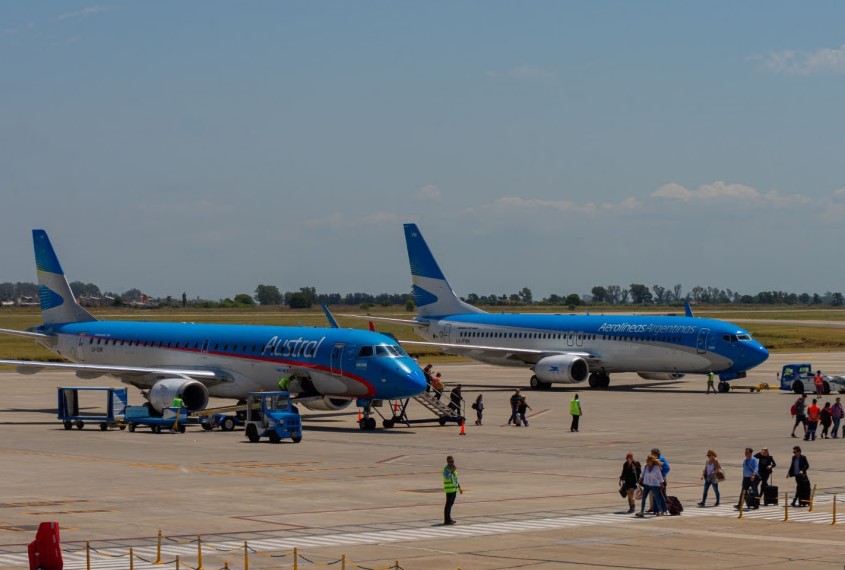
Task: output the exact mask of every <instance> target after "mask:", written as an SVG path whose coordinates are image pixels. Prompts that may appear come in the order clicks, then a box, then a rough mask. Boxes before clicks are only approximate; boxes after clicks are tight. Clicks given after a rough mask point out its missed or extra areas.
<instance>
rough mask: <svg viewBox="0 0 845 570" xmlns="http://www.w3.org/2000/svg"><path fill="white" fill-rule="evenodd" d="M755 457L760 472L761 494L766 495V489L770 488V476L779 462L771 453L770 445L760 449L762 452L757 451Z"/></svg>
mask: <svg viewBox="0 0 845 570" xmlns="http://www.w3.org/2000/svg"><path fill="white" fill-rule="evenodd" d="M754 457H755V458H756V459H757V471H758V473H759V474H760V494H761V495H762V496H764V497H765V496H766V489H768V488H769V477H771V476H772V470H773V469H774V468H775V467H777V466H778V464H777V463H775V458H774V457H772V455H771V454H770V453H769V448H768V447H764V448H762V449H760V452H759V453H755V454H754Z"/></svg>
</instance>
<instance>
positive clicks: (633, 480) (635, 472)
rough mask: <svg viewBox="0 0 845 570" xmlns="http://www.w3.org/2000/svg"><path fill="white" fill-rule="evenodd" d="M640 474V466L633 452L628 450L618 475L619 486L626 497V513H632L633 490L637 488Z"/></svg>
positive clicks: (633, 506) (633, 507) (633, 503)
mask: <svg viewBox="0 0 845 570" xmlns="http://www.w3.org/2000/svg"><path fill="white" fill-rule="evenodd" d="M641 476H642V466H641V465H640V462H639V461H636V460H634V454H633V453H630V452H629V453H628V455H626V456H625V463H623V464H622V474H621V475H619V488H620V489H622V490H624V491H625V496H626V498H627V499H628V514H631V513H633V512H634V510H635V508H636V503H635V502H634V491H636V490H637V485H638V484H639V481H640V477H641Z"/></svg>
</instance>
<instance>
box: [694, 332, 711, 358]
mask: <svg viewBox="0 0 845 570" xmlns="http://www.w3.org/2000/svg"><path fill="white" fill-rule="evenodd" d="M709 332H710V329H701V330H700V331H699V332H698V342H696V345H695V350H696V352H698V354H705V353H706V352H707V334H708V333H709Z"/></svg>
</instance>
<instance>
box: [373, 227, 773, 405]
mask: <svg viewBox="0 0 845 570" xmlns="http://www.w3.org/2000/svg"><path fill="white" fill-rule="evenodd" d="M405 242H406V245H407V247H408V260H409V262H410V265H411V278H412V281H413V294H414V299H415V301H416V305H417V318H416V319H413V320H406V319H388V318H381V319H379V318H375V317H365V318H368V319H371V320H384V321H392V322H401V323H406V324H409V325H411V326H412V327H414V330H415V331H416V332H417V334H419V335H420V336H422V337H424V338H426V339H428V341H426V342H421V341H403V344H421V345H429V346H436V347H438V348H440V349H442V350H443V351H445V352H449V353H453V354H459V355H462V356H467V357H469V358H472V359H475V360H478V361H480V362H485V363H488V364H496V365H502V366H522V367H527V368H530V369H531V370H533V372H534V373H533V375H532V376H531V382H530V385H531V387H532V388H536V389H544V388H550V387H551V384H553V383H561V384H574V383H580V382H584V381H587V380H588V381H589V385H590V386H591V387H593V388H601V387H606V386H608V385H609V384H610V374H611V373H613V372H636V373H637V374H639V375H640V376H641V377H643V378H646V379H650V380H671V379H677V378H680V377H682V376H683V375H684V374H707V373H708V372H710V371H712V372H714V373H715V374H718V375H719V378H720V380H721V382H720V385H719V389H720V390H721V391H727V390H729V389H730V388H729V385H728V384H727V381H729V380H733V379H736V378H743V377H745V375H746V371H747V370H749V369H751V368H753V367H755V366H757V365H758V364H760V363H762V362H764V361H765V360H766V359H767V358H768V357H769V353H768V351H767V350H766V347H764V346H763V345H762V344H760V343H759V342H757V341H756V340H754V339H753V338H752V337H751V334H750V333H749V332H748V331H746V330H744V329H742V328H740V327H738V326H736V325H734V324H731V323H728V322H725V321H719V320H715V319H701V318H696V317H694V316H693V315H692V311H691V310H689V306H688V305H687V315H686V316H663V315H660V316H658V315H655V316H646V315H559V314H557V315H552V314H503V313H497V314H490V313H485V312H484V311H482V310H481V309H479V308H477V307H473V306H472V305H469V304H467V303H464V302H463V301H461V300H460V298H459V297H458V296H457V295H456V294H455V292H454V291H453V290H452V288H451V286H450V285H449V283H448V282H447V281H446V277H445V276H444V275H443V272H442V271H441V270H440V267H439V266H438V265H437V262H436V261H435V260H434V256H433V255H432V253H431V250H430V249H429V248H428V245H427V244H426V242H425V240H424V239H423V237H422V234H421V233H420V230H419V228H417V226H416V224H405Z"/></svg>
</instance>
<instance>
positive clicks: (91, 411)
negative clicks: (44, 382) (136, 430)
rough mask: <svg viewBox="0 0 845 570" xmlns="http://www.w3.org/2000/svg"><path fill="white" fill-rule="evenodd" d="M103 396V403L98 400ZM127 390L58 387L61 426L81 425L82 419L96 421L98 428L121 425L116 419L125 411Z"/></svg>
mask: <svg viewBox="0 0 845 570" xmlns="http://www.w3.org/2000/svg"><path fill="white" fill-rule="evenodd" d="M103 395H105V399H106V401H105V406H103V401H102V399H100V400H99V402H95V400H96V399H97V398H102V397H103ZM126 401H127V389H126V388H109V387H90V386H85V387H78V386H72V387H60V388H59V389H58V406H57V408H58V418H59V420H61V422H62V424H63V425H64V427H65V429H72V428H73V427H74V426H76V428H77V429H82V428H83V427H85V422H91V423H98V424H99V425H100V429H101V430H103V431H106V430H107V429H109V428H113V427H119V428H120V429H123V428H124V426H123V425H122V424H121V422H120V417H121V416H123V414H124V411H125V410H126Z"/></svg>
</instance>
